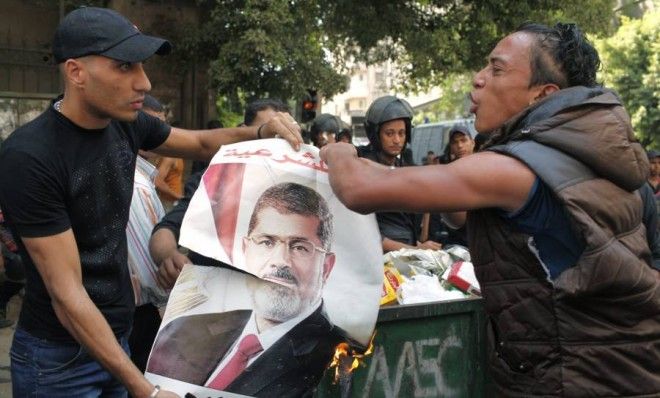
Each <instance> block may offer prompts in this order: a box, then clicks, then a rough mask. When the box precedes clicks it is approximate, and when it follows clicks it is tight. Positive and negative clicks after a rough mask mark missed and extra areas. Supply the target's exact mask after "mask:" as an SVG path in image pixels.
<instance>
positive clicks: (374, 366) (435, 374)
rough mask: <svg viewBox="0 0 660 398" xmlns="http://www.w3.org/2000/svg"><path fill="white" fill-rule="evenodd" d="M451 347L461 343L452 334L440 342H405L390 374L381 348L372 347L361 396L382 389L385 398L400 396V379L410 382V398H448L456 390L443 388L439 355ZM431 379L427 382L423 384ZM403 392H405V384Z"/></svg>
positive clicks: (383, 349)
mask: <svg viewBox="0 0 660 398" xmlns="http://www.w3.org/2000/svg"><path fill="white" fill-rule="evenodd" d="M451 347H454V348H461V347H462V343H461V341H460V339H459V338H458V337H457V336H456V334H455V333H450V334H449V336H448V337H446V338H444V339H440V338H437V337H436V338H430V339H421V340H417V341H406V342H405V343H404V344H403V348H402V349H401V352H400V353H399V357H398V359H397V362H396V368H395V370H394V371H393V372H390V366H391V365H394V364H388V362H387V358H386V357H385V348H384V347H383V346H382V345H379V346H376V348H375V350H374V354H373V358H372V360H371V363H370V365H369V373H368V375H367V381H366V383H365V386H364V389H363V394H362V396H363V397H365V398H366V397H370V396H372V390H373V389H377V388H379V389H382V391H383V392H384V396H385V397H386V398H396V397H398V396H400V391H401V387H402V384H403V381H404V379H406V380H410V379H411V380H412V389H413V391H410V392H412V393H413V394H406V395H409V396H414V397H420V398H421V397H451V396H456V395H457V394H458V391H457V390H455V389H453V388H451V387H450V386H448V385H447V383H446V380H445V377H444V376H443V372H442V364H443V356H444V355H445V353H446V352H447V350H448V349H449V348H451ZM428 380H433V383H431V382H425V381H428ZM405 390H408V385H406V387H405Z"/></svg>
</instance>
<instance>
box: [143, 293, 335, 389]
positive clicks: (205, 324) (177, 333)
mask: <svg viewBox="0 0 660 398" xmlns="http://www.w3.org/2000/svg"><path fill="white" fill-rule="evenodd" d="M251 313H252V311H250V310H238V311H229V312H223V313H209V314H200V315H190V316H184V317H180V318H177V319H175V320H173V321H172V322H170V323H169V324H167V325H166V326H165V327H164V328H163V330H161V331H160V333H159V334H158V337H157V338H156V342H155V344H154V348H153V350H152V353H151V357H150V359H149V363H148V364H147V372H150V373H154V374H158V375H161V376H165V377H169V378H172V379H176V380H180V381H184V382H186V383H191V384H196V385H200V386H203V385H204V383H205V382H206V381H207V380H208V378H209V377H210V375H211V373H212V372H213V371H214V370H215V368H216V367H217V366H218V364H219V363H220V361H221V360H222V358H223V357H224V356H225V354H226V353H227V351H229V349H230V348H231V346H232V343H234V341H235V340H236V339H238V338H239V336H240V335H241V332H242V331H243V328H244V326H245V325H246V324H247V322H248V320H249V318H250V315H251ZM346 340H347V337H346V335H345V332H344V331H343V330H342V329H341V328H339V327H337V326H334V325H333V324H332V323H330V321H329V320H328V318H327V317H326V315H325V314H324V312H323V309H322V305H321V306H319V308H317V309H316V311H314V312H313V313H312V314H311V315H310V316H308V317H307V318H305V319H304V320H303V321H301V322H300V323H299V324H298V325H296V326H294V327H293V328H292V329H291V330H290V331H289V332H287V333H286V334H285V335H284V336H283V337H282V338H280V339H279V340H278V341H276V342H275V344H274V345H272V346H271V347H270V348H269V349H267V350H266V351H265V352H263V353H262V354H261V355H260V356H259V357H258V358H257V359H256V360H255V361H254V362H253V363H252V364H251V365H250V366H248V367H247V368H246V369H245V371H244V372H243V373H241V374H240V375H239V376H238V377H237V378H236V379H235V380H234V381H233V382H232V383H231V384H230V385H229V386H228V387H227V388H226V389H225V391H228V392H233V393H236V394H244V395H250V396H256V397H301V396H311V395H312V393H313V391H314V388H315V387H316V385H317V384H318V382H319V380H320V378H321V376H322V375H323V371H324V370H325V369H326V368H327V367H328V365H329V363H330V361H331V359H332V356H333V353H334V351H335V347H336V346H337V344H339V343H341V342H343V341H346Z"/></svg>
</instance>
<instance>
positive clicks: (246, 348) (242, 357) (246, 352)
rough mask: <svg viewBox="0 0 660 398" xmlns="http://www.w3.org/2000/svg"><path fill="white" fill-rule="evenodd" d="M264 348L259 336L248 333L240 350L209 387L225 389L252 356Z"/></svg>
mask: <svg viewBox="0 0 660 398" xmlns="http://www.w3.org/2000/svg"><path fill="white" fill-rule="evenodd" d="M262 350H263V348H262V347H261V343H259V339H257V336H255V335H253V334H248V335H246V336H245V337H243V340H241V342H240V343H238V350H236V353H235V354H234V356H233V357H232V358H231V359H230V360H229V362H227V365H225V367H224V368H223V369H222V370H221V371H220V373H218V375H217V376H216V377H215V379H213V380H212V381H211V382H210V383H209V385H208V386H209V387H210V388H213V389H216V390H224V389H225V388H227V386H228V385H229V384H231V382H232V381H234V379H235V378H236V377H238V375H239V374H241V373H242V372H243V371H244V370H245V368H246V367H247V363H248V361H249V360H250V358H251V357H253V356H254V355H255V354H257V353H259V352H261V351H262Z"/></svg>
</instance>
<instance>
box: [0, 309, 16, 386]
mask: <svg viewBox="0 0 660 398" xmlns="http://www.w3.org/2000/svg"><path fill="white" fill-rule="evenodd" d="M20 309H21V297H20V296H14V297H13V298H12V299H11V301H10V302H9V305H8V306H7V318H9V319H11V320H12V321H14V325H13V326H11V327H8V328H4V329H0V398H11V396H12V394H11V376H10V374H9V348H10V347H11V339H12V337H13V336H14V330H15V328H16V320H17V319H18V312H19V311H20Z"/></svg>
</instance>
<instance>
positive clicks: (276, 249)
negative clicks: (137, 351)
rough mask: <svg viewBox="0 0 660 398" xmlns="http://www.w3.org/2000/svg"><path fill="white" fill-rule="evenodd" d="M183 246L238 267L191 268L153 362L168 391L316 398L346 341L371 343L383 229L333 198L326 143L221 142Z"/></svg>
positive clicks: (151, 370)
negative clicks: (323, 155) (322, 149)
mask: <svg viewBox="0 0 660 398" xmlns="http://www.w3.org/2000/svg"><path fill="white" fill-rule="evenodd" d="M179 243H180V244H181V245H182V246H184V247H187V248H189V249H190V250H193V251H195V252H198V253H200V254H202V255H205V256H207V257H211V258H214V259H216V260H219V261H222V262H224V263H226V264H229V265H231V266H232V267H234V268H235V269H232V268H219V267H204V266H195V265H186V267H185V268H184V269H183V271H182V273H181V275H180V276H179V279H178V280H177V283H176V285H175V286H174V288H173V290H172V293H171V295H170V299H169V301H168V304H167V309H166V312H165V315H164V318H163V322H162V325H161V327H160V330H159V332H158V336H157V337H156V341H155V343H154V346H153V348H152V350H151V355H150V357H149V362H148V364H147V371H146V376H147V378H148V379H150V380H151V381H152V382H153V383H155V384H158V385H160V386H161V387H162V388H164V389H168V390H172V391H175V392H177V393H179V394H181V396H185V395H186V394H188V395H187V397H192V396H197V397H226V398H229V397H235V396H256V397H300V396H308V395H311V393H312V392H313V391H314V389H315V388H316V386H317V384H318V382H319V380H320V378H321V376H322V375H323V372H324V370H325V369H326V368H327V367H328V365H329V364H330V362H331V360H332V356H333V354H334V351H335V347H336V346H337V345H338V344H339V343H342V342H347V343H349V344H350V345H352V346H354V348H355V349H356V351H359V350H360V349H363V348H365V347H366V345H367V344H368V343H369V339H370V337H371V334H372V332H373V329H374V325H375V323H376V317H377V314H378V305H379V299H380V290H381V284H382V251H381V242H380V235H379V232H378V227H377V225H376V221H375V218H374V216H373V215H368V216H365V215H360V214H357V213H354V212H352V211H350V210H348V209H347V208H346V207H344V206H343V205H342V204H341V203H340V202H339V200H338V199H337V198H336V197H335V196H334V194H333V192H332V190H331V189H330V185H329V184H328V174H327V169H326V166H325V164H324V163H323V162H322V161H321V160H320V158H319V157H318V149H316V148H314V147H311V146H306V145H305V146H303V147H302V149H301V150H300V151H298V152H296V151H294V150H293V149H292V148H291V147H290V146H289V144H288V143H286V142H285V141H284V140H278V139H270V140H259V141H251V142H245V143H240V144H234V145H227V146H224V147H222V148H221V149H220V151H219V152H218V153H217V154H216V156H215V157H214V159H213V161H212V162H211V165H210V166H209V168H208V169H207V171H206V172H205V174H204V176H203V177H202V182H201V183H200V186H199V189H198V190H197V192H196V193H195V195H194V197H193V199H192V201H191V203H190V207H189V208H188V211H187V213H186V216H185V219H184V222H183V227H182V229H181V237H180V240H179ZM221 391H222V393H220V392H221Z"/></svg>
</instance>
